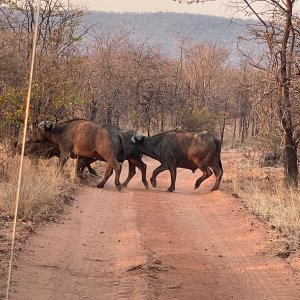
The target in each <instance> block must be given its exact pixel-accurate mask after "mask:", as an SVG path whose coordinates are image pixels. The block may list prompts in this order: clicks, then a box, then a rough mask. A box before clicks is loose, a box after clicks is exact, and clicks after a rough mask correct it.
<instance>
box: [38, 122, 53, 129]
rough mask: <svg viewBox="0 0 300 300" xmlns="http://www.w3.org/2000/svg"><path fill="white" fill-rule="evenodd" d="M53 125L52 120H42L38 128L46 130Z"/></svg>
mask: <svg viewBox="0 0 300 300" xmlns="http://www.w3.org/2000/svg"><path fill="white" fill-rule="evenodd" d="M50 127H51V122H50V121H42V122H41V123H40V124H39V125H38V128H39V129H41V130H44V131H46V130H47V129H49V128H50Z"/></svg>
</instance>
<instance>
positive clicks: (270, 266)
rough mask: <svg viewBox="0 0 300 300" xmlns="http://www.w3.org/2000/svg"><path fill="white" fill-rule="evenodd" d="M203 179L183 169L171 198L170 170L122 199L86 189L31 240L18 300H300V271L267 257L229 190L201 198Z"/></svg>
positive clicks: (259, 231)
mask: <svg viewBox="0 0 300 300" xmlns="http://www.w3.org/2000/svg"><path fill="white" fill-rule="evenodd" d="M147 164H148V166H149V167H148V177H149V174H151V172H152V170H153V168H154V167H155V166H156V165H157V163H156V162H154V161H152V160H150V159H147ZM125 168H126V166H124V169H125ZM124 171H125V170H124ZM124 173H126V171H125V172H123V174H124ZM199 173H200V171H199ZM199 173H197V175H199ZM196 178H197V176H196V174H192V173H191V172H190V171H187V170H182V169H180V170H178V179H177V190H176V192H174V193H168V192H166V191H165V190H166V188H167V187H168V184H169V173H168V172H164V173H162V174H161V175H160V176H159V177H158V187H157V188H156V189H152V188H150V189H149V190H145V189H144V187H143V184H142V183H141V177H140V174H137V176H135V177H134V179H133V180H132V182H131V183H130V184H129V187H128V188H127V189H124V190H123V191H122V192H121V193H119V192H117V191H116V189H115V187H114V185H113V180H112V179H111V180H110V181H109V182H108V184H107V186H106V187H105V188H104V189H102V190H101V189H97V188H92V187H86V188H84V189H82V190H81V192H80V194H79V195H78V197H77V200H76V201H75V203H74V207H73V208H72V209H71V210H70V212H69V214H68V215H67V216H66V217H65V220H64V222H63V223H62V224H55V225H53V224H52V225H48V226H46V227H45V228H43V229H42V230H39V231H38V232H37V234H35V235H34V236H33V237H32V238H31V239H30V240H29V241H28V242H27V246H26V249H25V251H24V252H23V253H21V255H20V256H19V258H18V262H17V265H18V266H17V268H15V269H14V270H13V283H12V292H11V299H22V300H25V299H43V300H44V299H57V300H60V299H103V300H111V299H153V300H157V299H168V300H169V299H170V300H171V299H172V300H173V299H182V300H185V299H186V300H190V299H197V300H198V299H204V300H205V299H222V300H223V299H239V300H242V299H243V300H244V299H251V300H256V299H276V300H278V299H283V300H287V299H300V286H299V278H300V274H299V270H293V269H292V268H291V267H290V266H288V265H287V264H286V262H284V260H283V259H280V258H271V257H270V256H269V255H268V254H264V249H265V246H266V243H267V240H268V238H269V237H270V236H269V234H268V232H267V229H266V227H265V226H264V225H263V224H261V223H260V222H259V221H258V220H257V219H256V218H255V217H254V216H251V215H249V213H248V212H247V211H246V210H245V209H244V208H243V207H242V206H241V205H240V204H239V202H238V200H236V199H235V198H233V197H231V196H230V195H228V194H226V193H225V192H224V191H222V185H221V190H220V191H216V192H210V188H211V187H212V185H213V181H214V178H212V179H210V180H207V182H206V183H204V184H203V186H202V187H200V189H199V190H196V191H194V190H193V186H194V182H195V180H196ZM297 284H298V285H297Z"/></svg>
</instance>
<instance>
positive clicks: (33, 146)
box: [24, 140, 97, 175]
mask: <svg viewBox="0 0 300 300" xmlns="http://www.w3.org/2000/svg"><path fill="white" fill-rule="evenodd" d="M24 155H25V156H29V157H30V158H32V159H33V160H35V159H38V158H44V159H50V158H52V157H54V156H56V157H58V158H59V157H60V150H59V147H58V146H57V145H56V144H54V143H51V142H49V141H47V140H46V141H41V142H33V141H28V142H26V144H25V152H24ZM72 158H75V157H72ZM94 161H95V160H93V159H90V158H86V157H81V158H80V159H79V161H78V163H77V169H76V173H77V174H78V175H81V174H82V173H83V171H84V169H85V168H87V169H88V170H89V172H90V173H91V174H93V175H97V172H96V171H95V170H94V169H93V168H92V167H91V163H93V162H94Z"/></svg>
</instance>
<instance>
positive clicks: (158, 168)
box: [150, 165, 169, 188]
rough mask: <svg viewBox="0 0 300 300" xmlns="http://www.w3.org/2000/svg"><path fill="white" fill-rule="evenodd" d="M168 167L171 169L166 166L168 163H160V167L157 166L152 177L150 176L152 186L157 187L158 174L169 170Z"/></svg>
mask: <svg viewBox="0 0 300 300" xmlns="http://www.w3.org/2000/svg"><path fill="white" fill-rule="evenodd" d="M168 169H169V168H168V166H166V165H160V166H159V167H157V168H156V169H155V170H154V171H153V173H152V176H151V178H150V182H151V184H152V186H153V187H154V188H155V187H156V185H157V182H156V177H157V175H158V174H160V173H161V172H163V171H166V170H168Z"/></svg>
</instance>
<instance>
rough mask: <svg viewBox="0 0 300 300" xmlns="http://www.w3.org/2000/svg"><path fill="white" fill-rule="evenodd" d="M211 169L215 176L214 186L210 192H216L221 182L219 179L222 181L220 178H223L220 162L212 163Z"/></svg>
mask: <svg viewBox="0 0 300 300" xmlns="http://www.w3.org/2000/svg"><path fill="white" fill-rule="evenodd" d="M212 169H213V172H214V174H215V176H216V182H215V185H214V186H213V188H212V189H211V190H212V191H216V190H217V189H219V186H220V182H221V179H222V176H223V168H222V164H221V162H220V161H219V162H217V163H214V164H213V165H212Z"/></svg>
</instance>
